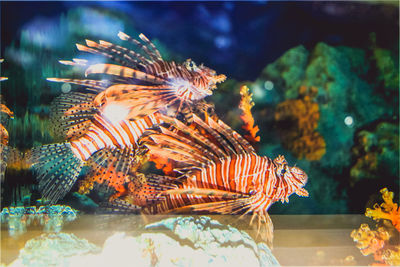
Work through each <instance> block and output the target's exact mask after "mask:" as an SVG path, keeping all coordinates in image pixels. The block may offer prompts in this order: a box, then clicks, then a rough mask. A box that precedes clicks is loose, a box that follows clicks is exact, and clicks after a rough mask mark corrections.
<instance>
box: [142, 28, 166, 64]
mask: <svg viewBox="0 0 400 267" xmlns="http://www.w3.org/2000/svg"><path fill="white" fill-rule="evenodd" d="M139 38H140V39H141V40H142V41H143V42H145V43H146V44H147V45H148V46H149V47H150V48H151V49H152V50H153V51H154V53H155V54H156V58H157V59H159V60H162V57H161V54H160V52H159V51H158V49H157V48H156V46H155V45H154V44H153V43H152V42H150V40H149V39H148V38H147V37H146V36H145V35H144V34H143V33H141V34H139Z"/></svg>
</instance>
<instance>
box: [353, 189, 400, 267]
mask: <svg viewBox="0 0 400 267" xmlns="http://www.w3.org/2000/svg"><path fill="white" fill-rule="evenodd" d="M381 194H382V198H383V200H384V203H382V204H380V205H378V204H375V205H374V209H369V208H367V210H366V212H365V216H367V217H372V219H374V220H375V221H378V222H379V221H381V220H383V224H382V226H379V227H377V228H376V229H375V230H372V229H370V227H369V226H368V225H367V224H362V225H361V226H360V228H359V229H358V230H353V231H352V232H351V235H350V236H351V237H352V238H353V240H354V242H357V248H359V249H360V251H361V253H362V254H363V255H364V256H367V255H371V254H373V255H374V260H375V261H376V265H392V266H394V265H400V245H399V241H400V240H399V238H400V209H399V207H398V204H397V203H394V202H393V197H394V194H393V192H390V191H389V190H388V189H387V188H383V189H382V190H381ZM385 222H390V223H391V225H390V223H389V224H388V223H385ZM393 226H394V227H395V229H396V230H397V232H396V230H394V229H393Z"/></svg>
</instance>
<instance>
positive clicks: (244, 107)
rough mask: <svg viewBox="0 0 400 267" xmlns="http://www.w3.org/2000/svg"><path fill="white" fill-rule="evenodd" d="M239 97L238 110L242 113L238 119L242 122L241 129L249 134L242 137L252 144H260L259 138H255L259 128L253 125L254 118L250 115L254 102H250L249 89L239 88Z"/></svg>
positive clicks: (244, 86) (245, 87)
mask: <svg viewBox="0 0 400 267" xmlns="http://www.w3.org/2000/svg"><path fill="white" fill-rule="evenodd" d="M240 95H241V99H240V104H239V108H240V109H241V111H242V114H241V115H240V118H241V119H242V121H243V122H244V125H243V126H242V128H243V129H244V130H246V131H248V132H249V134H247V135H245V136H244V137H245V138H246V139H247V140H248V141H249V142H250V143H253V144H254V143H257V142H260V137H259V136H257V132H258V131H259V128H258V126H257V125H254V118H253V115H252V113H251V108H252V107H253V106H254V102H253V100H252V94H251V93H250V92H249V88H248V87H247V86H246V85H243V86H242V87H240Z"/></svg>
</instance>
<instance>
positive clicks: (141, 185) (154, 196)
mask: <svg viewBox="0 0 400 267" xmlns="http://www.w3.org/2000/svg"><path fill="white" fill-rule="evenodd" d="M130 179H131V180H132V182H131V183H129V185H128V188H129V193H128V197H130V198H131V199H132V201H133V203H134V204H135V205H138V206H142V207H145V206H148V205H153V204H155V203H157V202H160V201H164V200H165V197H164V196H162V192H164V191H166V190H170V189H174V188H177V185H176V180H175V179H174V178H172V177H168V176H160V175H155V174H147V175H144V174H142V173H135V174H134V175H132V176H131V178H130ZM138 181H139V182H138Z"/></svg>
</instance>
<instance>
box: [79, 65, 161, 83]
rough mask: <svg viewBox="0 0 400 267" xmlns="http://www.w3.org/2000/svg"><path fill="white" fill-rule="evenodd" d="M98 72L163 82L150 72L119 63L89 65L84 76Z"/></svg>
mask: <svg viewBox="0 0 400 267" xmlns="http://www.w3.org/2000/svg"><path fill="white" fill-rule="evenodd" d="M100 73H104V74H109V75H116V76H120V77H123V78H132V79H138V80H142V81H145V82H151V83H157V84H162V83H165V80H164V79H161V78H158V77H156V76H153V75H151V74H147V73H145V72H142V71H139V70H135V69H132V68H128V67H125V66H119V65H115V64H102V63H100V64H94V65H91V66H90V67H89V68H87V69H86V71H85V76H88V75H89V74H100Z"/></svg>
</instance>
